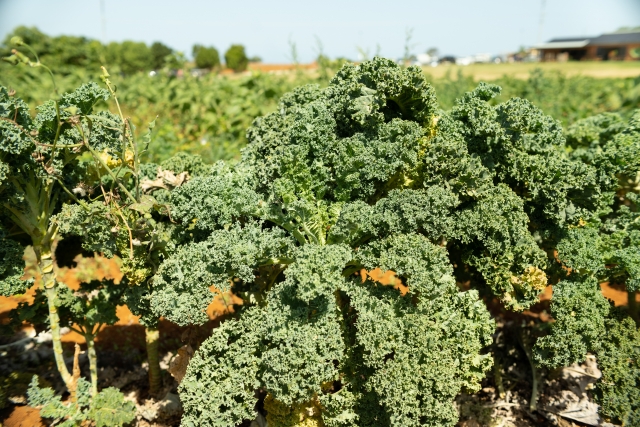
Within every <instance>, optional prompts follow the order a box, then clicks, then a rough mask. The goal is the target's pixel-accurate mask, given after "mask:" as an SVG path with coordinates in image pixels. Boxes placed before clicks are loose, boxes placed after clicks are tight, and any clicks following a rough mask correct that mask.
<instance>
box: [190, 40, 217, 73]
mask: <svg viewBox="0 0 640 427" xmlns="http://www.w3.org/2000/svg"><path fill="white" fill-rule="evenodd" d="M192 54H193V59H194V61H195V63H196V67H198V68H217V67H219V66H220V54H219V53H218V49H216V48H215V47H213V46H210V47H206V46H201V45H199V44H197V45H194V46H193V49H192Z"/></svg>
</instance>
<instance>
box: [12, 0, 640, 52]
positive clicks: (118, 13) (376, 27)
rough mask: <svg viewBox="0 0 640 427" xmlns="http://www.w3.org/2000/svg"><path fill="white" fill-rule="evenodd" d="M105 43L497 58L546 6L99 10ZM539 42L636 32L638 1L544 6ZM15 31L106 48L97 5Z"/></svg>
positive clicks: (247, 2)
mask: <svg viewBox="0 0 640 427" xmlns="http://www.w3.org/2000/svg"><path fill="white" fill-rule="evenodd" d="M103 1H104V9H105V20H106V41H112V40H116V41H121V40H125V39H132V40H140V41H145V42H147V43H151V42H153V41H155V40H159V41H162V42H163V43H165V44H167V45H169V46H171V47H173V48H175V49H177V50H182V51H184V52H185V53H186V54H187V55H189V54H190V52H191V46H192V45H193V44H194V43H200V44H205V45H214V46H216V47H217V48H218V49H219V50H221V51H224V50H225V49H226V48H227V47H228V46H229V45H231V44H232V43H241V44H244V45H245V46H246V47H247V53H248V54H249V55H250V56H253V55H258V56H260V57H262V58H263V59H264V60H265V61H266V62H288V61H289V60H290V57H291V55H290V48H289V40H293V41H294V42H295V43H296V45H297V49H298V54H299V58H300V60H301V61H305V62H306V61H310V60H312V59H313V58H314V57H315V56H316V55H317V48H316V36H317V37H318V38H319V39H320V40H321V41H322V43H323V45H324V50H325V52H326V53H327V54H328V55H329V56H332V57H335V56H346V57H349V58H352V59H357V58H358V49H357V48H358V47H360V48H362V49H364V50H368V51H369V52H370V54H371V55H373V54H374V53H375V52H376V46H379V47H380V54H382V55H384V56H388V57H400V56H402V53H403V48H404V44H405V33H406V29H407V28H413V43H414V45H415V46H414V48H413V52H414V53H415V52H424V51H426V50H427V49H428V48H429V47H432V46H433V47H437V48H439V50H440V52H441V53H443V54H453V55H457V56H462V55H469V54H474V53H485V52H486V53H492V54H497V53H503V52H509V51H514V50H517V49H518V48H519V47H520V46H522V45H533V44H536V43H537V42H538V32H539V23H540V15H541V5H542V0H435V1H434V0H422V1H419V0H406V1H402V0H396V1H388V0H378V1H374V0H369V1H363V0H353V1H351V0H322V1H317V2H308V1H302V0H298V1H287V0H272V1H269V0H262V1H257V0H236V1H194V0H178V1H171V0H154V1H146V0H126V1H125V0H103ZM544 12H545V13H544V26H543V29H542V40H543V41H544V40H547V39H549V38H552V37H560V36H576V35H578V36H580V35H597V34H599V33H602V32H607V31H613V30H616V29H617V28H619V27H621V26H639V25H640V0H546V7H545V11H544ZM18 25H28V26H32V25H35V26H37V27H38V28H39V29H40V30H42V31H44V32H45V33H48V34H52V35H59V34H73V35H84V36H87V37H92V38H97V39H103V32H102V25H101V13H100V0H0V37H1V38H4V37H5V35H6V34H7V33H9V32H10V31H11V29H13V28H14V27H16V26H18Z"/></svg>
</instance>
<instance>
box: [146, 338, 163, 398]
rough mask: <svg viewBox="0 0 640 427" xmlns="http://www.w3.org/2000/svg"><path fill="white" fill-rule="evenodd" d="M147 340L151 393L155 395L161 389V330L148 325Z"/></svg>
mask: <svg viewBox="0 0 640 427" xmlns="http://www.w3.org/2000/svg"><path fill="white" fill-rule="evenodd" d="M144 332H145V339H146V342H147V361H148V362H149V393H150V394H152V395H155V394H156V393H158V391H159V390H160V379H161V378H160V355H159V344H160V331H159V330H158V329H157V328H151V327H147V328H145V330H144Z"/></svg>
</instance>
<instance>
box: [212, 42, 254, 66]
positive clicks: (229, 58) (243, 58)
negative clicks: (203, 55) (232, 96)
mask: <svg viewBox="0 0 640 427" xmlns="http://www.w3.org/2000/svg"><path fill="white" fill-rule="evenodd" d="M216 53H217V52H216ZM224 62H225V64H226V65H227V68H230V69H232V70H233V71H235V72H236V73H238V72H240V71H245V70H246V69H247V66H248V65H249V58H248V57H247V54H246V53H245V51H244V46H242V45H241V44H233V45H231V47H229V49H227V51H226V52H225V53H224Z"/></svg>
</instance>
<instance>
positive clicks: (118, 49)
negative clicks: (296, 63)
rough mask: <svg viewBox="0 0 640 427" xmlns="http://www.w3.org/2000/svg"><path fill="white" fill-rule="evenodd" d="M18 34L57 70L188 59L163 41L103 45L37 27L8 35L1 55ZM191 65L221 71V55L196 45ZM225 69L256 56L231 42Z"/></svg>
mask: <svg viewBox="0 0 640 427" xmlns="http://www.w3.org/2000/svg"><path fill="white" fill-rule="evenodd" d="M15 36H18V37H21V38H22V39H23V40H24V41H25V42H26V43H28V44H29V45H30V46H32V47H33V49H34V51H35V52H36V53H37V54H38V56H39V57H40V59H42V60H46V62H47V64H50V65H51V66H52V67H53V68H55V69H56V70H60V71H62V70H65V69H69V68H75V67H92V66H100V65H103V64H108V65H109V66H110V69H112V70H115V69H116V68H117V69H119V71H120V72H121V73H123V74H127V75H128V74H134V73H137V72H140V71H150V70H160V69H179V68H183V67H184V66H185V65H187V58H186V57H185V55H184V54H183V53H182V52H180V51H176V50H174V49H172V48H171V47H169V46H167V45H165V44H164V43H162V42H158V41H156V42H153V43H152V44H151V45H147V44H146V43H144V42H136V41H131V40H125V41H123V42H110V43H107V44H104V43H102V42H100V41H99V40H95V39H90V38H87V37H82V36H68V35H62V36H55V37H54V36H49V35H47V34H45V33H43V32H42V31H40V30H38V29H37V28H36V27H26V26H19V27H17V28H15V29H14V30H13V31H12V32H11V33H10V34H8V35H7V36H6V37H5V39H4V41H3V44H2V46H1V47H0V54H1V55H2V56H8V55H10V53H11V42H10V40H11V38H12V37H15ZM192 54H193V65H194V66H195V67H196V68H203V69H210V70H220V69H222V68H223V66H222V63H221V61H220V54H219V52H218V50H217V49H216V48H215V47H213V46H203V45H200V44H196V45H194V46H193V48H192ZM224 61H225V66H226V68H229V69H231V70H233V71H235V72H241V71H245V70H246V69H247V67H248V65H249V62H251V61H259V58H257V57H255V58H251V59H249V57H247V54H246V52H245V47H244V46H243V45H240V44H234V45H232V46H231V47H229V49H227V50H226V52H225V54H224Z"/></svg>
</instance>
